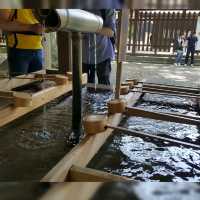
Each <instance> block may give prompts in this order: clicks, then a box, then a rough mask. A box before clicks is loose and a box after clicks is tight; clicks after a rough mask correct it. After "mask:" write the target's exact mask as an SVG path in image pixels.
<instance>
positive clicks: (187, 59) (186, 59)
mask: <svg viewBox="0 0 200 200" xmlns="http://www.w3.org/2000/svg"><path fill="white" fill-rule="evenodd" d="M194 53H195V49H191V48H188V49H187V54H186V57H185V64H188V61H189V57H190V54H191V65H193V64H194Z"/></svg>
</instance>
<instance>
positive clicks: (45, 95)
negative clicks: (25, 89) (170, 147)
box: [0, 79, 87, 127]
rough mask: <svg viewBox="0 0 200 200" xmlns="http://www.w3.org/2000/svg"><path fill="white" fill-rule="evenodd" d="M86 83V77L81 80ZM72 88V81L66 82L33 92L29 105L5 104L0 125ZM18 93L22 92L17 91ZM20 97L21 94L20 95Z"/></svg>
mask: <svg viewBox="0 0 200 200" xmlns="http://www.w3.org/2000/svg"><path fill="white" fill-rule="evenodd" d="M86 83H87V79H84V80H83V84H86ZM71 90H72V83H71V82H68V84H65V85H58V86H54V87H50V88H48V89H46V90H44V91H41V92H38V93H35V94H33V95H32V96H31V98H32V104H31V106H29V107H14V106H7V107H4V108H3V109H1V111H0V127H2V126H4V125H6V124H8V123H10V122H12V121H14V120H16V119H18V118H20V117H22V116H24V115H25V114H27V113H29V112H32V111H33V110H35V109H37V108H39V107H41V106H43V105H45V104H47V103H49V102H50V101H52V100H54V99H56V98H58V97H60V96H62V95H64V94H66V93H68V92H71ZM18 94H19V95H20V94H22V93H18ZM26 95H27V94H26ZM20 97H22V96H20Z"/></svg>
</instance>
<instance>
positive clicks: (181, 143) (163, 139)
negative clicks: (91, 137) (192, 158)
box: [108, 125, 200, 150]
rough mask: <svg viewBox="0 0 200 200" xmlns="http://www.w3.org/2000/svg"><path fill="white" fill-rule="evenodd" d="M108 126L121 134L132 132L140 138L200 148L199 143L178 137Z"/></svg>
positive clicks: (131, 133)
mask: <svg viewBox="0 0 200 200" xmlns="http://www.w3.org/2000/svg"><path fill="white" fill-rule="evenodd" d="M108 128H110V129H113V130H115V131H120V132H119V133H120V134H122V133H123V134H130V135H132V136H136V137H140V138H146V137H148V138H152V139H156V140H160V141H164V142H170V143H172V144H175V145H180V146H183V147H187V148H193V149H198V150H199V149H200V146H199V145H196V144H192V143H188V142H183V141H180V140H178V139H177V140H176V139H171V138H167V137H161V136H157V135H152V134H148V133H144V132H139V131H133V130H129V129H126V128H122V127H117V126H112V125H108Z"/></svg>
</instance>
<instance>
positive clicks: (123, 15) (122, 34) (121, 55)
mask: <svg viewBox="0 0 200 200" xmlns="http://www.w3.org/2000/svg"><path fill="white" fill-rule="evenodd" d="M129 13H130V10H129V9H127V8H124V9H122V10H121V12H120V26H119V34H118V54H117V75H116V91H115V99H119V98H120V88H121V81H122V80H121V79H122V68H123V62H124V61H125V60H126V47H127V36H128V26H129Z"/></svg>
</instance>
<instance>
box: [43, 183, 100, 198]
mask: <svg viewBox="0 0 200 200" xmlns="http://www.w3.org/2000/svg"><path fill="white" fill-rule="evenodd" d="M102 185H103V183H102V182H84V183H82V182H80V183H78V182H76V183H70V184H69V183H56V185H55V186H54V187H53V188H52V189H50V191H48V192H47V193H46V194H45V195H44V196H43V197H42V198H41V199H40V200H67V199H69V200H88V199H91V198H92V197H93V196H94V194H95V193H96V192H97V190H98V189H99V188H100V187H101V186H102Z"/></svg>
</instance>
